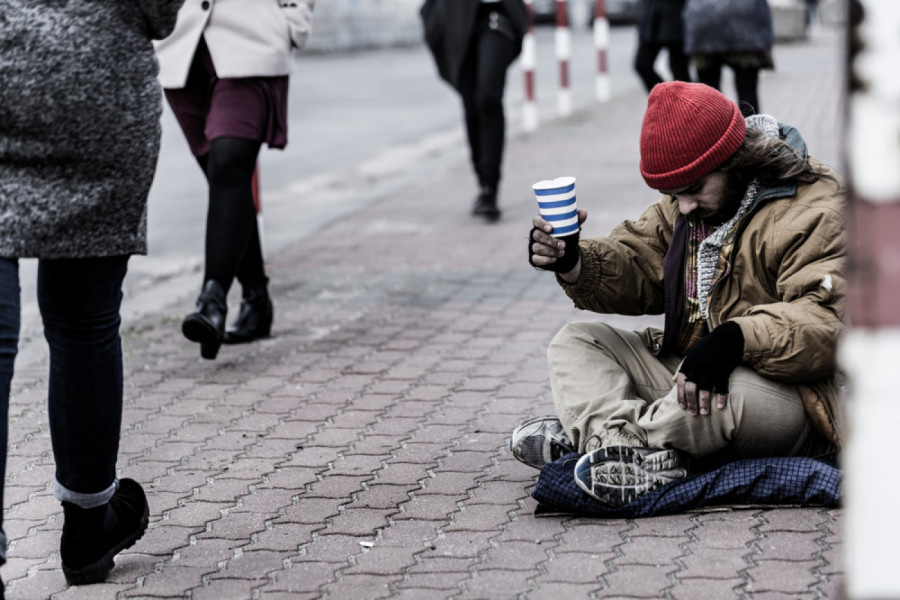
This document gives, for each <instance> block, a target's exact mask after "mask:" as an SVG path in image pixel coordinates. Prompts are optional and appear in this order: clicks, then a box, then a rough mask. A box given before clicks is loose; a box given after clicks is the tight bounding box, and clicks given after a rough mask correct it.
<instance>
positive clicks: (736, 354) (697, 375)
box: [680, 321, 744, 394]
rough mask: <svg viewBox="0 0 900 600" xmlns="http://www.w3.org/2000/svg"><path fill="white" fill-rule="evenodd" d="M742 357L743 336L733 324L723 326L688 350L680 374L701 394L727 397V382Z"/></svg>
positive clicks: (729, 322)
mask: <svg viewBox="0 0 900 600" xmlns="http://www.w3.org/2000/svg"><path fill="white" fill-rule="evenodd" d="M743 356H744V334H743V332H742V331H741V326H740V325H738V324H737V323H735V322H734V321H726V322H725V323H722V324H721V325H719V326H718V327H716V328H715V329H713V330H712V331H711V332H709V335H707V336H706V337H705V338H703V339H702V340H700V341H699V342H697V343H696V344H694V345H693V347H692V348H691V349H690V350H688V353H687V355H686V356H685V357H684V361H682V363H681V368H680V371H681V372H682V373H684V377H685V379H686V380H688V381H691V382H693V383H696V384H697V387H698V388H699V389H701V390H709V391H710V392H715V393H717V394H727V393H728V379H729V377H731V372H732V371H734V368H735V367H737V366H738V365H739V364H741V359H742V358H743Z"/></svg>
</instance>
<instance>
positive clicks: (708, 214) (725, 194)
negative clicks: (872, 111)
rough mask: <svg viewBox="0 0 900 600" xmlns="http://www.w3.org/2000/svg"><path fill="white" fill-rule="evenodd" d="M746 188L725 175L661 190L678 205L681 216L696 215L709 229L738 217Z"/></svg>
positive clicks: (717, 174)
mask: <svg viewBox="0 0 900 600" xmlns="http://www.w3.org/2000/svg"><path fill="white" fill-rule="evenodd" d="M746 189H747V186H746V185H743V184H741V183H740V182H738V181H737V180H736V179H734V178H731V177H729V176H728V175H727V174H726V173H724V172H722V171H713V172H712V173H710V174H709V175H707V176H705V177H703V178H701V179H699V180H697V181H695V182H694V183H692V184H690V185H688V186H685V187H683V188H678V189H672V190H660V192H662V193H663V194H668V195H670V196H672V198H674V199H675V200H676V201H677V202H678V210H679V211H680V212H681V214H683V215H685V216H687V215H696V216H698V217H700V218H701V219H703V220H704V221H706V222H707V223H709V224H710V225H721V224H722V223H725V222H726V221H728V220H729V219H730V218H731V217H733V216H734V215H735V213H736V212H737V209H738V207H739V206H740V204H741V200H742V199H743V197H744V193H745V192H746Z"/></svg>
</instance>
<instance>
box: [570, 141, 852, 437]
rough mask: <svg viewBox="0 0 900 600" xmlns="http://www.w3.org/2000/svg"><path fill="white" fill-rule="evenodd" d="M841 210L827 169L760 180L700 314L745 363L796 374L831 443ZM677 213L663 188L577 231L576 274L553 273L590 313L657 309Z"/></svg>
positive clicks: (654, 333) (777, 375)
mask: <svg viewBox="0 0 900 600" xmlns="http://www.w3.org/2000/svg"><path fill="white" fill-rule="evenodd" d="M782 136H783V137H786V140H787V141H788V142H789V143H791V145H792V146H794V147H795V149H798V145H800V146H801V147H800V148H799V149H801V150H803V151H805V144H803V141H802V138H800V136H799V134H798V133H797V132H796V131H795V130H794V129H793V128H788V127H784V126H782ZM812 162H813V164H816V165H818V164H819V163H817V162H816V161H815V160H813V161H812ZM829 172H830V173H831V174H832V175H835V174H834V173H833V172H831V171H829ZM843 211H844V199H843V195H842V193H841V192H840V190H839V189H838V188H837V186H836V184H835V183H833V182H831V181H829V180H826V179H823V180H819V181H818V182H816V183H813V184H803V185H800V186H796V185H793V186H784V187H779V188H764V189H761V190H760V193H759V196H758V198H757V202H756V204H755V205H754V207H753V208H752V209H751V212H750V213H749V214H748V215H746V216H745V217H744V218H743V219H742V221H741V222H740V223H739V225H738V228H739V229H738V234H737V239H736V241H735V250H734V251H733V253H732V258H733V262H732V264H731V266H730V267H731V268H730V269H729V271H730V272H729V273H728V274H727V275H725V276H724V277H723V278H722V279H721V280H720V281H719V282H718V283H717V284H716V285H715V286H714V287H713V289H712V290H711V292H710V299H709V318H708V320H707V325H708V326H709V329H710V330H712V329H713V328H715V327H716V326H717V325H719V324H721V323H722V322H724V321H734V322H736V323H737V324H738V325H740V327H741V331H742V333H743V335H744V356H743V362H744V364H746V365H747V366H749V367H751V368H753V369H755V370H756V371H757V372H758V373H759V374H760V375H762V376H764V377H769V378H771V379H774V380H777V381H783V382H788V383H795V384H797V385H798V388H799V389H800V393H801V396H802V397H803V401H804V404H805V405H806V408H807V412H808V413H809V415H810V418H811V420H812V422H813V423H814V424H815V425H816V427H817V428H818V429H819V430H820V431H821V432H822V433H823V434H825V436H826V437H827V438H829V439H830V440H831V441H832V442H833V443H835V444H836V445H837V446H838V447H840V446H841V425H840V415H839V413H838V408H839V407H838V397H839V390H838V389H837V385H836V383H835V372H836V356H835V355H836V343H837V339H838V336H839V334H840V333H841V331H842V329H843V325H842V323H841V318H842V316H843V314H844V310H845V289H846V280H845V277H844V264H845V258H846V236H845V232H844V213H843ZM678 216H679V212H678V204H677V201H675V200H674V199H673V198H672V197H671V196H663V197H662V198H661V199H660V200H659V201H658V202H656V203H655V204H653V205H652V206H650V207H649V208H648V209H647V210H646V211H645V212H644V214H643V215H641V217H640V218H639V219H638V220H637V221H626V222H624V223H622V224H621V225H619V226H617V227H616V228H615V229H614V230H613V231H612V233H611V234H610V236H609V237H608V238H598V239H588V240H582V241H581V243H580V245H579V247H580V250H581V257H582V270H581V276H580V278H579V280H578V282H577V283H576V284H573V285H568V284H565V282H563V281H562V280H559V281H560V282H561V285H562V287H563V288H564V289H565V291H566V293H567V294H568V295H569V297H570V298H571V299H572V300H573V301H574V303H575V305H576V306H577V307H578V308H582V309H585V310H591V311H594V312H598V313H617V314H628V315H640V314H660V313H663V312H665V298H664V292H663V279H664V278H663V258H664V256H665V254H666V251H667V249H668V248H669V245H670V242H671V241H672V233H673V228H674V225H675V221H676V219H677V218H678ZM680 285H682V286H683V284H680ZM668 321H669V317H668V316H667V322H668ZM644 337H645V341H646V343H647V345H648V347H650V348H651V349H654V350H657V351H658V350H659V348H660V344H661V343H662V339H661V337H662V336H661V335H660V332H659V330H658V329H652V330H647V331H645V332H644Z"/></svg>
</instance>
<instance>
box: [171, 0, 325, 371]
mask: <svg viewBox="0 0 900 600" xmlns="http://www.w3.org/2000/svg"><path fill="white" fill-rule="evenodd" d="M314 5H315V0H297V1H295V2H280V1H279V0H186V2H185V3H184V6H183V7H182V9H181V11H180V12H179V13H178V22H177V24H176V26H175V31H174V32H173V33H172V35H170V36H169V37H167V38H166V39H165V40H163V41H161V42H159V43H158V44H157V45H156V52H157V56H158V57H159V63H160V74H159V79H160V82H161V83H162V86H163V88H164V89H165V94H166V100H167V101H168V103H169V106H170V107H171V108H172V111H173V112H174V114H175V117H176V119H177V120H178V123H179V125H180V126H181V129H182V132H183V133H184V136H185V138H187V142H188V145H189V146H190V150H191V153H192V154H193V155H194V156H195V157H196V159H197V162H198V163H199V164H200V168H201V169H202V170H203V174H204V175H205V176H206V180H207V182H208V184H209V206H208V209H207V218H206V242H205V263H204V271H203V283H202V288H201V292H200V296H199V297H198V299H197V306H196V310H195V311H194V312H192V313H190V314H189V315H187V317H185V319H184V321H183V323H182V332H183V334H184V336H185V337H186V338H187V339H189V340H191V341H192V342H198V343H199V344H200V355H201V356H202V357H203V358H206V359H214V358H216V355H217V354H218V352H219V348H220V347H221V345H222V343H223V342H224V343H226V344H242V343H246V342H251V341H254V340H257V339H260V338H265V337H268V336H269V335H270V333H271V329H272V319H273V307H272V300H271V298H270V296H269V291H268V282H269V278H268V277H267V276H266V271H265V264H264V261H263V255H262V245H261V243H260V232H259V226H258V224H257V219H256V209H255V206H254V202H253V188H252V182H253V174H254V171H255V169H256V162H257V158H258V155H259V150H260V147H261V146H262V144H263V143H265V144H266V145H268V147H269V148H278V149H282V148H284V147H285V145H286V144H287V124H288V119H287V115H288V104H287V102H288V74H289V73H290V71H291V66H292V49H293V48H297V49H300V48H303V47H304V46H305V45H306V41H307V38H308V37H309V34H310V28H311V24H312V13H313V8H314ZM235 278H237V280H238V282H239V283H240V284H241V298H242V300H241V307H240V310H239V311H238V315H237V318H236V319H235V320H234V321H233V323H232V324H231V325H230V326H229V327H228V330H227V331H226V330H225V319H226V315H227V312H228V308H227V303H226V297H227V295H228V290H229V289H230V288H231V284H232V282H233V281H234V279H235Z"/></svg>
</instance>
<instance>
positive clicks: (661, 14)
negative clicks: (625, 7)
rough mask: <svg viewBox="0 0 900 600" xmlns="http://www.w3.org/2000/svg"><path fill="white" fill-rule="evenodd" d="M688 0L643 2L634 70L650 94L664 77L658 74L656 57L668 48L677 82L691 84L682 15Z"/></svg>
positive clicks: (670, 67)
mask: <svg viewBox="0 0 900 600" xmlns="http://www.w3.org/2000/svg"><path fill="white" fill-rule="evenodd" d="M684 2H685V0H643V2H642V3H641V14H640V18H639V19H638V49H637V53H636V54H635V57H634V70H635V71H637V74H638V75H639V76H640V78H641V81H642V82H643V83H644V87H645V88H646V89H647V92H650V90H652V89H653V86H654V85H656V84H657V83H662V82H663V78H662V77H661V76H660V74H659V73H658V72H657V71H656V58H657V57H658V56H659V53H660V52H661V51H662V50H663V49H665V50H666V52H667V53H668V55H669V69H670V70H671V71H672V77H674V78H675V80H677V81H690V80H691V70H690V60H689V59H688V56H687V55H686V54H685V53H684V21H683V20H682V18H681V12H682V11H683V10H684Z"/></svg>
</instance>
